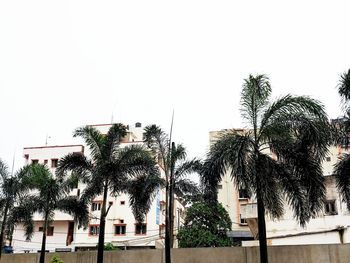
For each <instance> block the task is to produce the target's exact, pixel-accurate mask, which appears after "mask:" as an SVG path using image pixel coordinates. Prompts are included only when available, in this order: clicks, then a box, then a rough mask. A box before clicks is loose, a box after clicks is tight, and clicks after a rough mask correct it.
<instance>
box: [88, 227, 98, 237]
mask: <svg viewBox="0 0 350 263" xmlns="http://www.w3.org/2000/svg"><path fill="white" fill-rule="evenodd" d="M99 233H100V226H99V225H90V226H89V235H90V236H98V234H99Z"/></svg>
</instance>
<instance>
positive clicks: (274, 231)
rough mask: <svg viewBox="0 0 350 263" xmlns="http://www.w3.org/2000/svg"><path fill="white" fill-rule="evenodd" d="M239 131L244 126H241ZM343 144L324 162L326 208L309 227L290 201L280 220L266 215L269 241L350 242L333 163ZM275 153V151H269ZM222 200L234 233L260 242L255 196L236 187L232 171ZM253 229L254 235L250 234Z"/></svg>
mask: <svg viewBox="0 0 350 263" xmlns="http://www.w3.org/2000/svg"><path fill="white" fill-rule="evenodd" d="M224 131H225V130H222V131H213V132H210V135H209V137H210V143H211V144H212V143H214V142H215V140H217V138H218V136H220V134H221V133H222V132H224ZM238 131H239V132H244V130H242V129H239V130H238ZM343 153H344V149H343V148H342V147H331V148H330V150H329V154H328V156H327V157H326V160H325V162H324V163H323V172H324V176H325V182H326V189H327V193H326V199H327V200H326V202H325V206H324V210H323V211H322V212H321V213H320V214H319V215H318V216H317V217H316V218H313V219H311V220H310V222H309V223H308V224H307V225H306V227H305V228H302V227H300V226H299V224H298V223H297V221H296V220H295V219H294V217H293V211H292V210H291V208H290V207H289V206H288V205H287V204H286V207H285V214H284V216H283V217H282V218H281V219H280V220H272V219H271V218H270V217H268V216H266V218H265V219H266V230H267V239H268V244H269V245H301V244H337V243H350V213H349V211H348V210H347V208H346V204H345V203H343V202H342V201H341V197H340V195H339V193H338V191H337V189H336V184H335V178H334V176H333V175H332V172H333V166H334V164H335V163H337V161H338V160H339V158H341V157H342V155H343ZM269 154H270V155H271V156H272V157H273V154H272V153H269ZM218 199H219V202H220V203H222V204H223V206H224V207H225V208H226V210H227V211H228V213H229V214H230V217H231V220H232V222H233V225H232V230H233V232H232V233H230V235H231V236H233V237H236V238H239V239H241V240H246V239H248V238H249V236H251V237H252V238H254V239H255V240H253V241H242V245H243V246H255V245H258V241H257V240H256V239H257V233H258V226H257V209H256V203H255V200H253V199H249V198H248V196H246V195H245V193H244V191H241V190H239V189H236V187H235V185H234V182H233V181H232V179H231V177H230V175H229V173H226V174H224V175H223V177H222V181H221V183H220V185H219V190H218ZM247 231H249V232H250V235H249V234H247Z"/></svg>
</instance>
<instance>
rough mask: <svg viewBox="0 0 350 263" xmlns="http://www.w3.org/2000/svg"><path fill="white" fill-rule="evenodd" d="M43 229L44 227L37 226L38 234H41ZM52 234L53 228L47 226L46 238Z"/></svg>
mask: <svg viewBox="0 0 350 263" xmlns="http://www.w3.org/2000/svg"><path fill="white" fill-rule="evenodd" d="M43 229H44V227H42V226H39V232H43ZM53 232H54V227H53V226H49V227H48V228H47V231H46V235H47V236H53Z"/></svg>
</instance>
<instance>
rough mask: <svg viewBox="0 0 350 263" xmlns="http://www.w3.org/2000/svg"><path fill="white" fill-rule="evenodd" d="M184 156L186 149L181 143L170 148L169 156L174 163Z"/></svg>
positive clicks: (183, 158)
mask: <svg viewBox="0 0 350 263" xmlns="http://www.w3.org/2000/svg"><path fill="white" fill-rule="evenodd" d="M186 156H187V153H186V149H185V147H184V146H183V145H182V144H177V145H175V147H174V149H172V153H171V158H172V162H173V163H174V164H175V163H176V162H180V161H183V160H185V159H186Z"/></svg>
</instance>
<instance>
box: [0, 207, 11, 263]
mask: <svg viewBox="0 0 350 263" xmlns="http://www.w3.org/2000/svg"><path fill="white" fill-rule="evenodd" d="M8 210H9V205H8V202H6V206H5V210H4V217H3V219H2V225H1V233H0V244H1V248H0V258H1V254H2V250H3V246H4V233H5V227H6V223H7V222H6V221H7V213H8Z"/></svg>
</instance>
